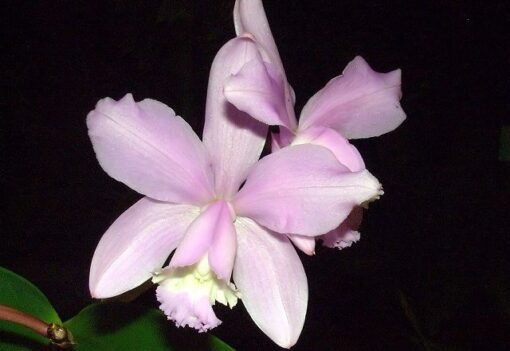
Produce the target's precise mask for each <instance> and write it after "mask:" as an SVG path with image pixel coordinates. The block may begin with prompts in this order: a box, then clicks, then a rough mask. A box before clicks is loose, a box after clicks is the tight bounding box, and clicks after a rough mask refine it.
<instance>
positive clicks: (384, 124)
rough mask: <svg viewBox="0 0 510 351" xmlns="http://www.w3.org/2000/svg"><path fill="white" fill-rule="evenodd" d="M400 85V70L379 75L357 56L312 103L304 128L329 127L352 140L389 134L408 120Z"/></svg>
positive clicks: (303, 115) (305, 111)
mask: <svg viewBox="0 0 510 351" xmlns="http://www.w3.org/2000/svg"><path fill="white" fill-rule="evenodd" d="M400 84H401V83H400V70H395V71H392V72H389V73H378V72H375V71H373V70H372V69H371V68H370V66H369V65H368V64H367V63H366V61H365V60H364V59H363V58H361V57H360V56H357V57H356V58H355V59H354V60H352V61H351V62H350V63H349V64H348V65H347V67H346V68H345V70H344V72H343V74H342V75H341V76H338V77H336V78H333V79H332V80H330V81H329V82H328V84H327V85H326V86H325V87H324V88H323V89H321V90H319V92H317V93H316V94H315V95H314V96H313V97H312V98H311V99H310V100H308V102H307V103H306V105H305V107H304V108H303V111H302V112H301V118H300V122H299V123H300V129H306V128H309V127H311V126H323V127H329V128H332V129H334V130H336V131H337V132H339V133H340V134H342V135H343V136H344V137H346V138H348V139H355V138H369V137H373V136H379V135H381V134H384V133H388V132H390V131H392V130H394V129H395V128H397V127H398V126H399V125H400V124H401V123H402V122H403V121H404V119H405V117H406V115H405V113H404V111H403V110H402V107H401V106H400V103H399V100H400V97H401V90H400Z"/></svg>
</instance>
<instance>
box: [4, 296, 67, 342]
mask: <svg viewBox="0 0 510 351" xmlns="http://www.w3.org/2000/svg"><path fill="white" fill-rule="evenodd" d="M0 320H4V321H9V322H13V323H16V324H20V325H23V326H25V327H27V328H29V329H31V330H33V331H34V332H36V333H37V334H39V335H41V336H44V337H45V338H48V339H49V340H50V341H51V342H52V343H53V344H55V345H56V346H59V347H61V348H67V347H69V346H70V345H72V344H73V341H72V336H71V333H70V332H69V331H68V330H67V329H65V328H64V327H62V326H60V325H58V324H55V323H50V324H48V323H45V322H43V321H42V320H40V319H39V318H36V317H34V316H32V315H30V314H28V313H25V312H22V311H18V310H17V309H14V308H12V307H8V306H5V305H0Z"/></svg>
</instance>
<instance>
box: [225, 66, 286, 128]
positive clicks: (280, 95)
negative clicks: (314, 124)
mask: <svg viewBox="0 0 510 351" xmlns="http://www.w3.org/2000/svg"><path fill="white" fill-rule="evenodd" d="M283 84H285V83H284V81H283V77H282V76H281V75H280V74H279V73H278V71H277V70H276V69H275V67H274V66H273V65H271V64H269V63H265V62H263V61H262V60H261V59H260V60H253V61H250V62H248V63H247V64H246V65H244V66H243V68H242V69H241V70H240V71H239V72H238V73H237V74H235V75H233V76H232V77H231V78H229V79H228V80H227V82H226V84H225V88H224V93H225V97H226V98H227V100H228V101H229V102H230V103H231V104H233V105H234V106H235V107H237V108H238V109H239V110H241V111H243V112H246V113H247V114H249V115H250V116H251V117H253V118H255V119H257V120H259V121H261V122H262V123H265V124H268V125H282V126H285V127H287V128H290V126H289V119H288V117H287V114H286V110H285V109H286V106H285V94H284V93H285V88H284V86H283Z"/></svg>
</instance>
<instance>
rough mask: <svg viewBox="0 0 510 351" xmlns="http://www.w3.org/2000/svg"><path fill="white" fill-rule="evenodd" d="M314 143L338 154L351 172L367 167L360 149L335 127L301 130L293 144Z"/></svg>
mask: <svg viewBox="0 0 510 351" xmlns="http://www.w3.org/2000/svg"><path fill="white" fill-rule="evenodd" d="M307 143H310V144H314V145H320V146H324V147H325V148H327V149H329V150H330V151H331V152H333V154H334V155H335V156H336V158H337V159H338V161H340V163H342V164H343V165H344V166H346V167H347V168H349V170H350V171H351V172H357V171H361V170H363V169H365V162H364V161H363V158H362V157H361V155H360V153H359V151H358V150H357V149H356V148H355V147H354V146H353V145H351V144H350V143H349V141H348V140H347V139H345V138H344V137H343V136H342V135H340V134H339V133H337V132H335V131H334V130H333V129H329V128H325V127H311V128H308V129H306V130H304V131H300V132H299V134H298V135H297V137H296V138H295V139H294V141H293V142H292V145H300V144H307Z"/></svg>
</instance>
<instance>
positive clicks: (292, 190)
mask: <svg viewBox="0 0 510 351" xmlns="http://www.w3.org/2000/svg"><path fill="white" fill-rule="evenodd" d="M381 194H382V191H381V185H380V184H379V182H378V181H377V179H375V178H374V177H373V176H372V175H371V174H370V173H369V172H368V171H366V170H363V171H360V172H356V173H353V172H349V170H348V169H347V168H346V167H344V166H343V165H342V164H340V163H339V162H338V160H337V159H336V158H335V156H334V155H333V153H332V152H331V151H329V150H328V149H326V148H324V147H322V146H317V145H312V144H304V145H296V146H290V147H286V148H283V149H281V150H279V151H277V152H275V153H272V154H270V155H268V156H266V157H264V158H263V159H261V160H260V161H259V162H258V163H257V165H256V166H255V167H254V169H253V170H252V172H251V173H250V175H249V177H248V179H247V180H246V183H245V185H244V187H243V188H242V189H241V190H240V192H239V193H238V195H237V196H236V198H235V199H234V209H235V211H236V213H237V214H238V215H239V216H243V217H249V218H251V219H253V220H255V221H256V222H257V223H258V224H260V225H262V226H264V227H266V228H269V229H271V230H274V231H276V232H279V233H284V234H287V233H290V234H300V235H307V236H316V235H321V234H324V233H327V232H328V231H330V230H332V229H334V228H336V227H337V226H338V225H339V224H340V223H341V222H342V221H343V220H344V219H345V218H346V217H347V216H348V215H349V213H350V212H351V210H352V209H353V207H354V206H357V205H360V204H361V203H363V202H366V201H370V200H373V199H376V198H378V197H379V195H381Z"/></svg>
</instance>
